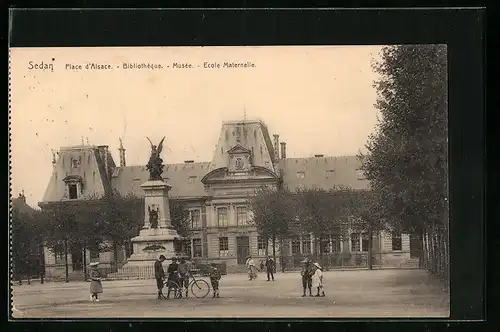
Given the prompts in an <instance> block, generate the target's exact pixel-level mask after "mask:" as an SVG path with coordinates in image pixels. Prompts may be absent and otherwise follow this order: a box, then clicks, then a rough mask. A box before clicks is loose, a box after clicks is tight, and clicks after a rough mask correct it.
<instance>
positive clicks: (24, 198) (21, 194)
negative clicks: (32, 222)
mask: <svg viewBox="0 0 500 332" xmlns="http://www.w3.org/2000/svg"><path fill="white" fill-rule="evenodd" d="M19 199H20V200H21V201H22V202H23V203H24V204H26V196H24V190H23V191H22V193H19Z"/></svg>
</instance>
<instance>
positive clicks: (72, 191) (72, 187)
mask: <svg viewBox="0 0 500 332" xmlns="http://www.w3.org/2000/svg"><path fill="white" fill-rule="evenodd" d="M68 192H69V199H77V198H78V186H77V185H76V184H68Z"/></svg>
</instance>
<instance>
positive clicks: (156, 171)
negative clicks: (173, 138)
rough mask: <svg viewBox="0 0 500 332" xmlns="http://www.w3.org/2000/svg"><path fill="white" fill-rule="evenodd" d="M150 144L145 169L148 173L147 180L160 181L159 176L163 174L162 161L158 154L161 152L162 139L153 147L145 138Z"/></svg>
mask: <svg viewBox="0 0 500 332" xmlns="http://www.w3.org/2000/svg"><path fill="white" fill-rule="evenodd" d="M146 138H147V139H148V141H149V143H150V144H151V156H150V157H149V161H148V164H147V165H146V168H147V169H148V171H149V180H162V177H161V174H162V173H163V159H161V157H160V153H161V151H162V150H163V141H164V140H165V137H163V138H162V139H161V141H160V144H158V146H156V145H154V144H153V142H151V140H150V139H149V137H146Z"/></svg>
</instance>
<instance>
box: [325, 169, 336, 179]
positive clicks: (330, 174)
mask: <svg viewBox="0 0 500 332" xmlns="http://www.w3.org/2000/svg"><path fill="white" fill-rule="evenodd" d="M334 176H335V170H333V169H329V170H327V171H326V178H327V179H333V177H334Z"/></svg>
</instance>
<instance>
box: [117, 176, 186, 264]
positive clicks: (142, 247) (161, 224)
mask: <svg viewBox="0 0 500 332" xmlns="http://www.w3.org/2000/svg"><path fill="white" fill-rule="evenodd" d="M141 188H142V189H143V190H144V194H145V195H144V203H145V204H144V210H145V211H144V226H143V228H142V229H141V231H140V233H139V235H138V236H136V237H134V238H133V239H132V244H133V246H134V253H133V254H132V256H130V257H129V259H128V260H127V264H126V266H127V267H133V266H144V265H148V266H152V265H153V262H154V261H155V260H156V259H158V257H160V255H164V256H165V257H166V258H167V260H170V259H171V258H172V257H174V256H176V253H175V251H174V239H175V238H177V237H178V236H179V235H178V234H177V231H176V230H175V229H174V228H173V227H172V223H171V220H170V205H169V201H168V191H169V190H170V188H171V187H170V186H169V185H168V184H166V183H165V182H164V181H162V180H153V181H151V180H150V181H147V182H145V183H144V184H142V185H141ZM150 209H151V210H155V211H156V210H157V211H158V225H157V227H156V228H152V227H151V220H150V212H149V210H150Z"/></svg>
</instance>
